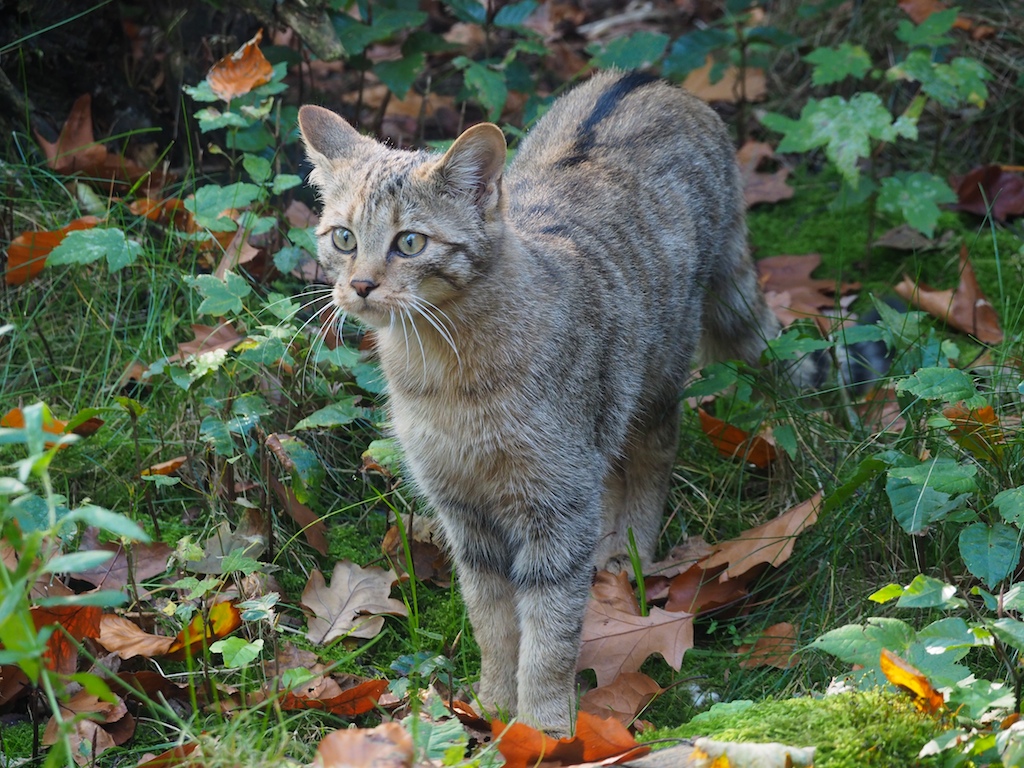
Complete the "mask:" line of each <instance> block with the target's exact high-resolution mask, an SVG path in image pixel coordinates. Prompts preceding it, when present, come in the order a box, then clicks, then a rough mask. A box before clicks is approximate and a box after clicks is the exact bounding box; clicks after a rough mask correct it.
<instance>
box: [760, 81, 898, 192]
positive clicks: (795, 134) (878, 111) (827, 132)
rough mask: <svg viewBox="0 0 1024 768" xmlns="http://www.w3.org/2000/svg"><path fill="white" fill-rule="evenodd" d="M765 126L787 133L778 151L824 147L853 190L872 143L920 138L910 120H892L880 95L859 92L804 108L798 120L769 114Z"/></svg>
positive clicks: (824, 100) (764, 119) (799, 150)
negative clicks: (863, 160) (848, 96)
mask: <svg viewBox="0 0 1024 768" xmlns="http://www.w3.org/2000/svg"><path fill="white" fill-rule="evenodd" d="M761 122H762V123H764V125H765V126H766V127H768V128H770V129H772V130H773V131H778V132H779V133H782V134H784V137H783V139H782V141H781V142H780V143H779V146H778V151H779V152H808V151H810V150H812V149H816V148H818V147H824V151H825V156H826V157H827V158H828V159H829V160H830V161H832V162H833V163H835V165H836V167H837V168H838V169H839V172H840V173H841V174H842V175H843V178H844V179H846V181H847V182H848V183H849V184H850V186H851V187H856V186H857V185H858V182H859V180H860V171H859V169H858V168H857V162H858V161H859V160H860V159H862V158H865V157H868V156H869V155H870V154H871V140H872V139H875V140H876V141H885V142H891V141H895V140H896V138H898V137H900V136H902V137H903V138H907V139H916V138H917V125H916V123H915V121H914V120H913V119H911V118H908V117H899V118H897V119H896V120H893V117H892V115H891V114H889V110H887V109H886V108H885V105H884V104H882V100H881V98H879V97H878V95H877V94H874V93H869V92H863V93H857V94H855V95H854V96H853V98H851V99H850V100H849V101H847V100H846V99H844V98H843V97H841V96H831V97H829V98H827V99H822V100H820V101H817V100H811V101H808V102H807V104H805V105H804V108H803V111H801V113H800V119H799V120H793V119H791V118H788V117H784V116H783V115H779V114H774V113H768V114H767V115H765V116H764V117H763V118H762V120H761Z"/></svg>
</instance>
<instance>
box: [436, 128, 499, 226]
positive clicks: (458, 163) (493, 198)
mask: <svg viewBox="0 0 1024 768" xmlns="http://www.w3.org/2000/svg"><path fill="white" fill-rule="evenodd" d="M506 156H507V154H506V146H505V135H504V134H503V133H502V132H501V129H500V128H499V127H498V126H496V125H494V124H493V123H481V124H480V125H474V126H473V127H472V128H469V129H467V130H466V131H465V132H464V133H463V134H462V135H461V136H459V138H457V139H456V140H455V143H454V144H452V146H451V148H450V149H449V150H448V151H447V152H446V153H445V156H444V157H443V158H442V159H441V163H440V165H439V166H438V170H437V172H438V173H439V174H440V175H441V178H442V179H443V180H444V184H445V186H446V188H447V189H448V190H449V191H451V192H453V193H454V194H456V195H460V196H465V197H468V198H469V199H470V200H472V201H473V202H474V203H476V204H477V205H479V206H480V208H481V209H482V210H483V211H485V212H487V211H490V210H491V209H493V208H494V207H495V206H496V205H497V204H498V200H499V198H500V197H501V172H502V170H504V168H505V158H506Z"/></svg>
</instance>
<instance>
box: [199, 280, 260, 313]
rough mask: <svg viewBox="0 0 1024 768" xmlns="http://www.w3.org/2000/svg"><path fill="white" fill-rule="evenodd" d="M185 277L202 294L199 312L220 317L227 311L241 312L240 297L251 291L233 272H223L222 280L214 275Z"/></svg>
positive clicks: (247, 284)
mask: <svg viewBox="0 0 1024 768" xmlns="http://www.w3.org/2000/svg"><path fill="white" fill-rule="evenodd" d="M185 279H186V281H187V282H188V283H190V284H191V285H192V287H193V288H195V289H196V290H198V291H199V293H201V294H202V295H203V303H202V304H200V305H199V310H198V311H199V314H210V315H214V316H215V317H221V316H222V315H226V314H227V313H228V312H241V311H242V299H243V298H245V297H246V296H248V295H249V293H251V291H252V289H251V288H250V287H249V283H247V282H246V281H245V278H243V277H239V276H238V275H236V274H235V273H234V272H225V273H224V280H223V281H222V280H218V279H217V277H216V276H215V275H197V276H196V277H187V278H185Z"/></svg>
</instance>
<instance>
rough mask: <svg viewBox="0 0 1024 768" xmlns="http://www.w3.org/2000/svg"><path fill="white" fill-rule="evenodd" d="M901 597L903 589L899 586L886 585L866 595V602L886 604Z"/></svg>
mask: <svg viewBox="0 0 1024 768" xmlns="http://www.w3.org/2000/svg"><path fill="white" fill-rule="evenodd" d="M902 595H903V587H901V586H900V585H899V584H886V585H885V586H884V587H882V588H881V589H876V590H875V591H874V592H872V593H871V594H870V595H868V600H870V601H871V602H873V603H888V602H889V601H890V600H895V599H896V598H897V597H901V596H902Z"/></svg>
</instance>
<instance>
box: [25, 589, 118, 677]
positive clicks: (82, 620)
mask: <svg viewBox="0 0 1024 768" xmlns="http://www.w3.org/2000/svg"><path fill="white" fill-rule="evenodd" d="M102 614H103V611H102V609H100V608H98V607H97V606H95V605H51V606H48V607H46V608H41V607H39V606H36V607H33V608H32V621H33V622H34V623H35V626H36V629H37V630H40V629H42V628H43V627H48V626H52V625H54V624H57V625H59V626H60V627H61V629H57V630H55V631H54V633H53V634H52V635H50V639H49V640H47V641H46V653H45V654H44V655H43V659H44V661H45V662H46V666H47V667H49V668H50V669H52V670H54V671H56V672H62V673H65V674H71V673H72V672H75V671H76V670H77V667H78V648H77V647H76V646H75V642H79V643H80V642H82V641H83V640H85V639H86V638H90V639H96V638H97V637H99V634H100V616H101V615H102ZM62 630H63V631H62Z"/></svg>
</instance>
